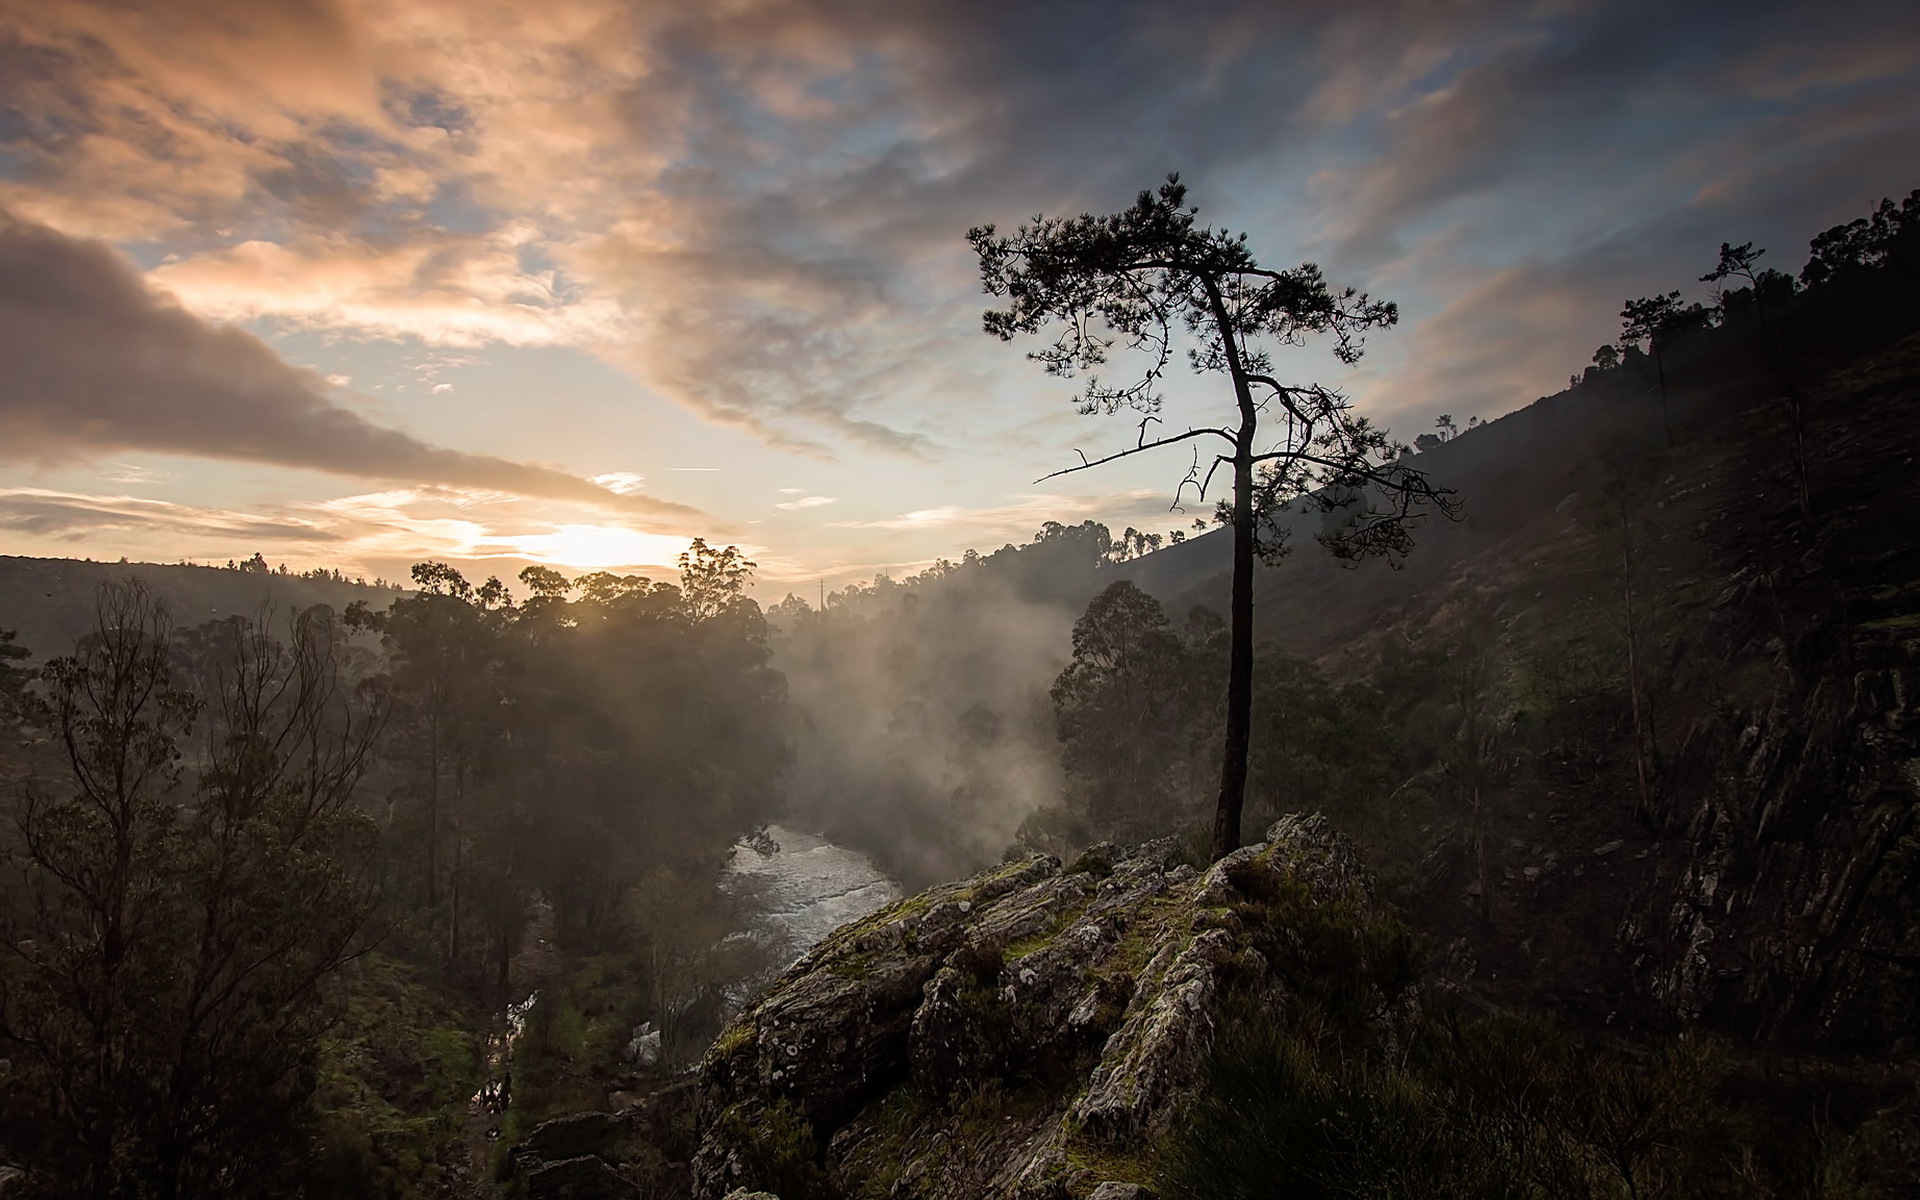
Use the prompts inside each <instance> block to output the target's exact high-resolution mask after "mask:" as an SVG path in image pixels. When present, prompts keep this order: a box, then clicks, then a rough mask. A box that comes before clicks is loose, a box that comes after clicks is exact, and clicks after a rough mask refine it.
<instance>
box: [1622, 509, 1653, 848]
mask: <svg viewBox="0 0 1920 1200" xmlns="http://www.w3.org/2000/svg"><path fill="white" fill-rule="evenodd" d="M1628 536H1629V537H1631V536H1632V535H1631V534H1628ZM1620 572H1621V581H1620V585H1621V589H1622V592H1623V594H1624V597H1625V600H1626V609H1627V612H1626V626H1627V697H1628V700H1629V702H1630V703H1631V705H1632V709H1633V769H1634V774H1635V776H1636V779H1635V783H1636V786H1637V787H1638V789H1639V795H1640V814H1641V816H1643V817H1650V816H1652V815H1653V791H1652V788H1651V787H1650V786H1649V785H1648V782H1647V735H1646V719H1645V717H1644V716H1643V715H1642V712H1641V703H1640V637H1639V632H1638V630H1637V629H1636V628H1635V623H1634V613H1633V574H1632V572H1633V552H1632V550H1631V548H1629V549H1628V550H1627V551H1626V553H1624V554H1623V555H1622V556H1621V560H1620Z"/></svg>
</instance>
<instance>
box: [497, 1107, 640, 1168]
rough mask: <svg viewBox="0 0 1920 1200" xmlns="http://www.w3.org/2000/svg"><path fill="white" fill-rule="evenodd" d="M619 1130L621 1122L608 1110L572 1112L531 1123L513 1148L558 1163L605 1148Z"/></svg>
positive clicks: (519, 1153) (533, 1156)
mask: <svg viewBox="0 0 1920 1200" xmlns="http://www.w3.org/2000/svg"><path fill="white" fill-rule="evenodd" d="M621 1131H622V1122H621V1121H620V1119H619V1118H618V1117H616V1116H614V1115H612V1114H611V1113H597V1112H587V1113H575V1114H573V1115H572V1116H566V1117H556V1118H554V1119H553V1120H551V1121H542V1122H541V1123H540V1124H538V1125H536V1126H534V1127H533V1132H532V1133H529V1134H528V1135H527V1138H526V1140H525V1141H523V1142H521V1143H520V1144H519V1145H518V1146H516V1147H515V1148H514V1151H515V1153H516V1154H518V1155H520V1156H522V1157H525V1158H537V1159H541V1160H543V1161H545V1162H550V1163H557V1162H560V1161H562V1160H565V1159H570V1158H579V1157H580V1156H582V1155H587V1154H598V1153H600V1152H601V1151H603V1150H605V1149H606V1148H607V1147H608V1146H609V1145H610V1144H611V1143H612V1142H613V1139H614V1138H616V1137H618V1136H619V1134H620V1133H621Z"/></svg>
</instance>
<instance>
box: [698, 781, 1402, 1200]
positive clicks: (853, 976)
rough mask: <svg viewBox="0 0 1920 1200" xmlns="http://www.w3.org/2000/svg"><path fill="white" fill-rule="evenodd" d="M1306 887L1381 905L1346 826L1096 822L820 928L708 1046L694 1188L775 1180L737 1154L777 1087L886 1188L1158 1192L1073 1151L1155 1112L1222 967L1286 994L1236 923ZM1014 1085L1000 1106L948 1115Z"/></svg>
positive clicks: (1317, 893)
mask: <svg viewBox="0 0 1920 1200" xmlns="http://www.w3.org/2000/svg"><path fill="white" fill-rule="evenodd" d="M1303 888H1304V891H1305V893H1306V898H1307V899H1308V901H1309V902H1328V903H1338V904H1341V905H1344V906H1347V908H1348V909H1350V910H1351V912H1352V913H1353V915H1354V916H1355V917H1357V918H1359V919H1362V920H1365V919H1371V918H1372V916H1373V915H1374V914H1375V908H1374V904H1373V897H1372V884H1371V881H1370V879H1369V877H1368V876H1367V874H1366V872H1365V871H1364V870H1363V869H1362V868H1361V866H1360V864H1359V860H1358V858H1357V857H1356V855H1355V852H1354V850H1353V847H1352V845H1351V844H1350V843H1348V842H1347V840H1346V839H1345V838H1343V837H1340V836H1338V835H1337V834H1335V833H1334V832H1333V831H1332V830H1331V828H1330V827H1329V826H1328V825H1327V824H1326V822H1325V821H1324V820H1321V819H1319V818H1312V817H1296V818H1287V819H1283V820H1281V821H1279V822H1276V823H1275V824H1274V825H1273V826H1272V827H1271V828H1269V829H1268V831H1267V840H1266V841H1264V842H1262V843H1259V844H1257V845H1253V846H1248V847H1246V848H1244V849H1242V850H1239V851H1236V852H1235V853H1234V854H1232V855H1229V856H1228V857H1227V858H1226V859H1223V860H1222V861H1221V862H1218V863H1215V864H1213V865H1212V866H1211V867H1209V868H1208V869H1207V870H1205V871H1204V872H1203V871H1196V870H1195V869H1194V868H1193V867H1192V866H1190V865H1188V864H1185V863H1182V862H1180V861H1179V853H1178V846H1177V845H1176V844H1175V843H1174V842H1172V841H1171V840H1162V841H1159V842H1152V843H1148V844H1146V845H1143V846H1140V847H1136V848H1134V849H1133V850H1130V851H1126V850H1121V849H1119V848H1117V847H1112V846H1095V847H1090V848H1089V849H1088V851H1087V852H1085V853H1084V854H1083V855H1082V856H1081V857H1080V858H1079V859H1076V860H1075V862H1074V865H1073V867H1072V868H1070V869H1069V868H1063V867H1062V866H1061V864H1060V862H1059V860H1057V859H1053V858H1050V857H1046V856H1036V857H1031V858H1025V859H1018V860H1015V861H1012V862H1008V863H1004V864H1002V865H1001V866H999V867H996V868H993V869H991V870H989V871H986V872H983V873H982V874H980V875H977V876H975V877H973V878H972V879H968V880H963V881H960V882H958V883H952V884H943V885H941V886H939V887H935V888H932V889H930V890H929V891H927V892H924V893H922V894H921V895H919V896H915V897H910V898H908V899H905V900H902V901H900V902H898V903H896V904H894V905H893V906H891V907H889V908H886V909H883V910H881V911H880V912H878V913H875V914H873V915H872V916H870V917H868V918H866V919H865V920H862V921H859V922H856V923H854V924H851V925H848V926H845V927H843V928H841V929H840V930H837V931H836V932H835V933H834V934H833V935H832V936H831V937H829V938H828V939H827V940H826V941H825V942H823V943H822V944H821V945H820V946H818V947H816V948H815V949H814V950H813V951H811V952H809V954H808V955H807V956H806V957H805V958H803V959H802V960H801V961H800V962H799V963H798V964H796V965H795V966H794V967H792V968H791V969H789V970H788V971H787V973H786V974H785V975H784V976H783V977H782V978H781V979H780V980H779V981H778V982H777V983H775V984H774V985H773V986H772V987H771V988H770V989H769V990H768V991H767V992H766V993H765V994H764V995H763V996H761V997H760V999H759V1000H758V1001H757V1002H756V1003H754V1004H753V1005H751V1006H750V1007H749V1008H748V1009H747V1010H746V1011H744V1012H742V1013H741V1014H740V1015H739V1016H738V1017H736V1018H735V1020H734V1021H733V1022H732V1023H731V1024H730V1025H729V1026H728V1028H727V1029H726V1030H725V1031H723V1032H722V1034H721V1036H720V1037H719V1039H718V1040H717V1041H716V1042H715V1043H714V1046H713V1047H712V1049H710V1050H709V1051H708V1053H707V1056H706V1058H705V1060H704V1061H703V1062H702V1063H701V1065H700V1068H699V1093H700V1100H699V1104H700V1110H699V1121H698V1128H699V1130H700V1134H699V1145H698V1147H697V1149H696V1151H695V1153H694V1156H693V1168H692V1169H693V1179H694V1194H695V1195H697V1196H700V1197H702V1198H704V1200H714V1198H718V1197H726V1196H729V1195H730V1194H731V1193H733V1192H735V1191H736V1189H751V1188H754V1187H756V1186H764V1185H766V1184H769V1183H772V1182H774V1181H773V1180H771V1179H756V1178H754V1177H753V1173H754V1172H755V1171H756V1170H757V1169H759V1168H757V1167H756V1166H755V1165H754V1164H756V1163H760V1162H765V1161H766V1157H765V1154H764V1153H763V1152H762V1150H761V1148H760V1147H758V1146H757V1144H756V1143H755V1142H754V1139H755V1137H757V1136H758V1133H757V1131H760V1130H764V1129H766V1128H767V1127H768V1126H767V1121H768V1118H769V1117H770V1115H771V1113H772V1112H773V1111H774V1110H776V1109H777V1108H783V1109H784V1110H785V1111H786V1112H788V1113H790V1114H791V1115H792V1117H793V1118H797V1119H798V1120H800V1121H803V1122H805V1126H804V1127H805V1128H807V1129H809V1130H810V1131H811V1136H812V1138H813V1142H814V1145H815V1146H816V1147H817V1148H818V1153H819V1155H820V1163H821V1166H822V1167H823V1168H824V1169H825V1170H827V1171H828V1172H829V1174H830V1175H834V1176H835V1177H836V1178H841V1177H844V1178H848V1179H858V1178H867V1177H868V1176H869V1175H871V1176H873V1177H874V1178H879V1179H885V1180H890V1181H891V1182H890V1183H889V1184H888V1185H887V1186H888V1187H891V1188H892V1190H893V1193H894V1194H901V1195H905V1194H912V1195H914V1196H918V1197H922V1198H923V1200H971V1198H972V1197H976V1196H988V1195H990V1196H995V1197H1001V1198H1004V1200H1074V1198H1078V1200H1088V1198H1089V1197H1093V1196H1097V1197H1099V1200H1152V1194H1151V1193H1150V1192H1149V1191H1147V1190H1146V1189H1144V1188H1141V1187H1140V1186H1139V1185H1137V1184H1128V1183H1123V1182H1120V1181H1113V1180H1109V1181H1106V1182H1102V1181H1101V1179H1100V1177H1099V1176H1098V1175H1094V1174H1092V1173H1091V1172H1090V1171H1089V1170H1088V1168H1087V1167H1086V1166H1084V1165H1083V1164H1085V1163H1088V1162H1090V1161H1106V1160H1113V1159H1115V1158H1116V1156H1117V1157H1119V1158H1124V1157H1126V1156H1127V1155H1129V1154H1132V1153H1134V1152H1136V1151H1137V1150H1138V1148H1139V1147H1141V1146H1144V1145H1148V1144H1150V1143H1151V1142H1152V1140H1154V1139H1156V1138H1159V1137H1161V1136H1163V1135H1164V1134H1165V1133H1166V1132H1167V1131H1168V1129H1169V1128H1170V1126H1171V1124H1172V1120H1173V1116H1174V1114H1175V1113H1176V1112H1177V1111H1178V1108H1179V1106H1180V1104H1181V1103H1182V1102H1183V1100H1184V1099H1185V1098H1187V1097H1188V1096H1191V1095H1192V1094H1193V1092H1194V1091H1195V1089H1196V1088H1197V1087H1198V1086H1199V1084H1200V1080H1201V1076H1202V1073H1203V1072H1204V1069H1205V1064H1206V1057H1207V1054H1208V1052H1209V1050H1210V1048H1211V1045H1212V1041H1213V1036H1214V1030H1215V1024H1216V1021H1217V1019H1218V1010H1219V1005H1220V1002H1221V997H1222V995H1223V993H1224V992H1225V990H1226V982H1227V978H1228V976H1229V974H1230V975H1231V977H1232V979H1233V981H1234V984H1235V986H1236V987H1241V986H1252V987H1256V988H1262V989H1265V990H1266V991H1267V993H1268V994H1270V995H1272V996H1273V997H1274V998H1275V999H1278V998H1280V997H1281V996H1283V995H1284V984H1283V983H1282V982H1281V981H1280V979H1279V978H1278V976H1277V975H1276V974H1275V973H1274V972H1273V971H1272V970H1271V969H1270V968H1269V967H1268V964H1267V960H1266V959H1265V958H1264V957H1263V956H1262V954H1261V951H1260V950H1259V949H1258V947H1257V946H1256V945H1255V944H1254V940H1253V939H1254V938H1256V937H1257V936H1270V935H1267V934H1261V933H1260V932H1259V931H1260V930H1261V929H1263V928H1268V927H1270V926H1271V921H1268V920H1265V918H1263V917H1262V915H1261V913H1260V908H1261V906H1262V905H1264V904H1269V903H1274V902H1277V901H1276V898H1278V897H1293V898H1299V897H1300V896H1301V893H1302V889H1303ZM1263 922H1264V923H1263ZM1263 944H1264V943H1263ZM1394 1019H1397V1018H1394ZM1036 1086H1037V1087H1038V1088H1039V1089H1040V1090H1039V1091H1038V1092H1037V1093H1036V1092H1035V1091H1034V1089H1035V1087H1036ZM1016 1090H1017V1091H1018V1093H1019V1094H1020V1095H1022V1097H1023V1099H1022V1101H1021V1103H1020V1105H1019V1106H1018V1107H1017V1108H1012V1109H1009V1110H1006V1111H1004V1112H1003V1113H1001V1114H1000V1115H997V1116H987V1117H982V1116H981V1115H980V1113H979V1112H978V1110H973V1115H972V1116H967V1117H963V1116H962V1114H963V1113H964V1112H967V1111H968V1109H967V1106H968V1104H969V1103H971V1100H970V1098H973V1097H982V1098H984V1100H983V1102H984V1103H987V1104H989V1105H991V1104H992V1103H995V1101H994V1100H993V1097H995V1096H999V1095H1007V1094H1010V1093H1013V1092H1015V1091H1016ZM849 1172H850V1174H848V1173H849ZM863 1173H864V1174H863Z"/></svg>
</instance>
